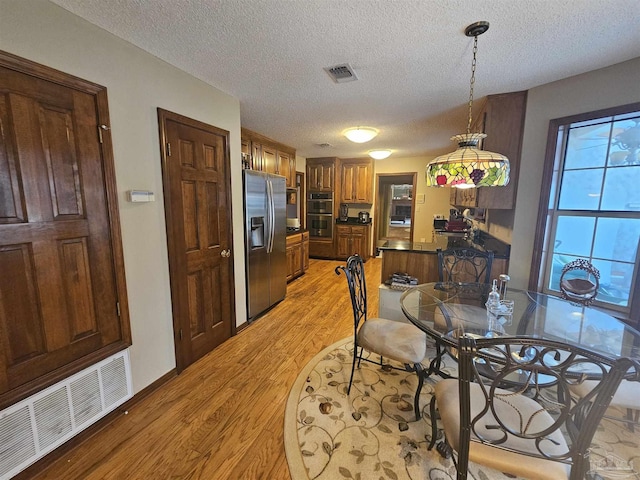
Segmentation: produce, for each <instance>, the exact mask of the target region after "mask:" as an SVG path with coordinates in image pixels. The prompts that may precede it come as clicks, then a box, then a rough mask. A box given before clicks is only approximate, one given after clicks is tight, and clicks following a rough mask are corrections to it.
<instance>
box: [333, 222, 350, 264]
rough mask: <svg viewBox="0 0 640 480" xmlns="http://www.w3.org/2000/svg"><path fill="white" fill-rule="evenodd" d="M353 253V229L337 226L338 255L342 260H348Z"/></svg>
mask: <svg viewBox="0 0 640 480" xmlns="http://www.w3.org/2000/svg"><path fill="white" fill-rule="evenodd" d="M350 252H351V227H347V226H343V225H337V226H336V255H337V257H338V258H340V259H346V258H348V257H349V255H350Z"/></svg>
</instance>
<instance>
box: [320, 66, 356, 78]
mask: <svg viewBox="0 0 640 480" xmlns="http://www.w3.org/2000/svg"><path fill="white" fill-rule="evenodd" d="M324 71H325V72H327V73H328V74H329V76H330V77H331V79H332V80H333V81H334V82H336V83H344V82H353V81H354V80H358V77H357V76H356V72H354V71H353V68H351V65H349V64H348V63H343V64H341V65H334V66H333V67H325V69H324Z"/></svg>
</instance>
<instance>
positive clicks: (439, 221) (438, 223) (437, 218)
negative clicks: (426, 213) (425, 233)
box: [433, 215, 447, 232]
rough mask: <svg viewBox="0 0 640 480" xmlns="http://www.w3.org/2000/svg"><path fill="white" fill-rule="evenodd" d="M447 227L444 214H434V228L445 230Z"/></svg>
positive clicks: (440, 230)
mask: <svg viewBox="0 0 640 480" xmlns="http://www.w3.org/2000/svg"><path fill="white" fill-rule="evenodd" d="M446 228H447V220H446V219H445V218H444V215H434V216H433V229H434V230H435V231H436V232H443V231H445V230H446Z"/></svg>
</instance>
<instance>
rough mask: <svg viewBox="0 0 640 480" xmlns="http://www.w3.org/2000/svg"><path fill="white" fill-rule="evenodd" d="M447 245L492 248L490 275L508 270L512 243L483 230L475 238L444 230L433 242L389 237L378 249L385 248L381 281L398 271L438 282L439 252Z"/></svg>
mask: <svg viewBox="0 0 640 480" xmlns="http://www.w3.org/2000/svg"><path fill="white" fill-rule="evenodd" d="M448 248H473V249H475V250H479V251H481V252H486V251H493V252H494V259H493V266H492V268H491V278H492V279H493V278H498V275H500V274H502V273H507V271H508V268H509V254H510V251H511V246H510V245H508V244H506V243H504V242H502V241H500V240H498V239H497V238H494V237H492V236H491V235H489V234H487V233H485V232H480V233H479V234H478V235H477V236H475V237H473V236H470V235H465V234H452V233H449V232H443V233H442V234H441V233H436V235H435V238H434V241H433V242H431V243H425V242H409V241H407V240H388V241H386V242H385V243H384V244H382V245H380V246H378V250H381V251H382V271H381V278H380V281H381V283H384V282H385V281H386V280H387V279H388V278H389V277H390V276H391V274H392V273H395V272H402V273H406V274H408V275H410V276H412V277H416V278H417V279H418V283H429V282H437V281H438V255H437V251H438V249H440V250H446V249H448Z"/></svg>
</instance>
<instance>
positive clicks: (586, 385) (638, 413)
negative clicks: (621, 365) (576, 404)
mask: <svg viewBox="0 0 640 480" xmlns="http://www.w3.org/2000/svg"><path fill="white" fill-rule="evenodd" d="M593 386H594V382H593V381H591V380H587V381H585V382H582V383H581V384H577V385H573V386H572V387H571V393H573V394H574V395H575V396H577V397H579V398H584V397H586V396H588V395H592V393H591V390H593ZM610 406H612V407H619V408H622V409H623V410H625V411H626V412H625V416H624V417H622V418H615V417H611V416H608V417H607V418H610V419H612V420H618V421H620V422H623V423H625V424H626V425H627V428H628V429H629V430H630V431H632V432H633V431H634V430H635V427H638V426H640V423H639V422H638V421H639V420H640V382H630V381H628V380H623V381H622V382H621V383H620V386H619V387H618V389H617V390H616V393H615V394H614V395H613V398H612V399H611V403H610Z"/></svg>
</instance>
